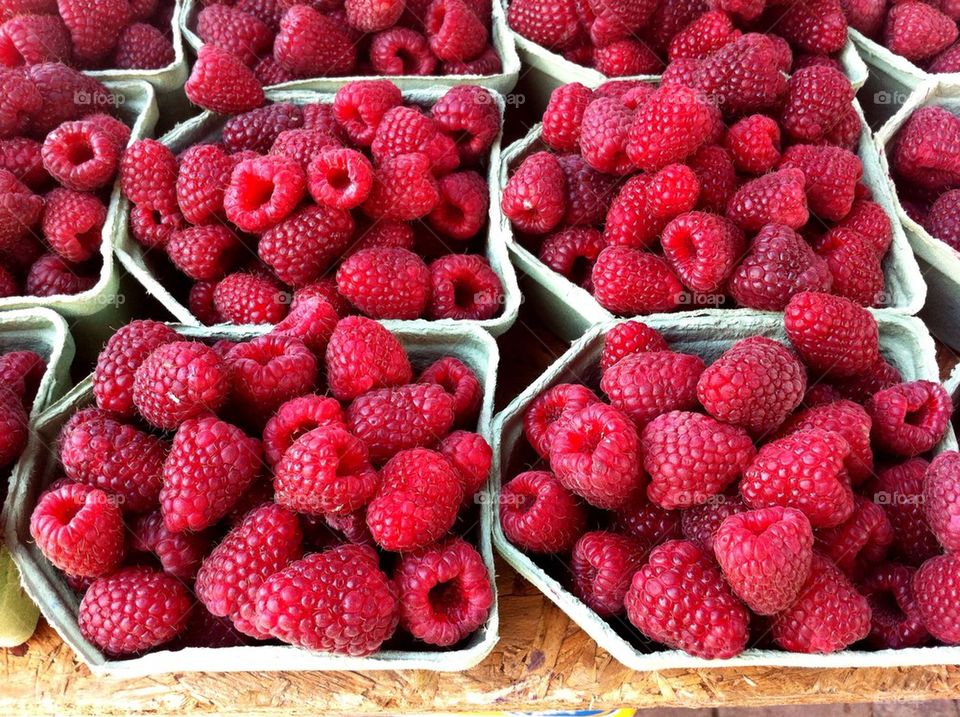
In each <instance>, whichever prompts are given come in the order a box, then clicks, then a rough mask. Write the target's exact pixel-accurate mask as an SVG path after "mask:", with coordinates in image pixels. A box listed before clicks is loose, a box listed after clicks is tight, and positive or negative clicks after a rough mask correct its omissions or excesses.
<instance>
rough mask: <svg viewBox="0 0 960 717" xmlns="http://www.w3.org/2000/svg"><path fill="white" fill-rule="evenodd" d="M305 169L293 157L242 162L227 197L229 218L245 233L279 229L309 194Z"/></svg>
mask: <svg viewBox="0 0 960 717" xmlns="http://www.w3.org/2000/svg"><path fill="white" fill-rule="evenodd" d="M306 184H307V181H306V176H305V175H304V172H303V169H301V167H300V165H299V164H298V163H297V162H296V161H295V160H293V159H290V158H289V157H280V156H267V157H258V158H256V159H247V160H244V161H242V162H240V163H239V164H238V165H237V166H236V167H234V169H233V173H232V174H231V175H230V184H229V185H228V186H227V189H226V192H225V193H224V197H223V207H224V210H225V211H226V215H227V219H229V220H230V221H231V222H233V223H234V224H236V225H237V227H239V228H240V229H241V230H243V231H245V232H253V233H260V232H263V231H266V230H267V229H269V228H271V227H273V226H276V225H277V224H278V223H279V222H281V221H282V220H283V219H284V218H286V217H287V216H288V215H290V213H291V212H293V210H294V209H295V208H296V206H297V204H299V202H300V200H301V199H302V198H303V195H304V194H305V193H306Z"/></svg>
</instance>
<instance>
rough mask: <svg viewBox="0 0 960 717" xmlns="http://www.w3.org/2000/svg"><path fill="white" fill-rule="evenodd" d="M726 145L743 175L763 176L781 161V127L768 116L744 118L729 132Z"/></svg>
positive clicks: (725, 140)
mask: <svg viewBox="0 0 960 717" xmlns="http://www.w3.org/2000/svg"><path fill="white" fill-rule="evenodd" d="M724 145H725V146H726V148H727V149H728V150H729V151H730V156H731V157H733V163H734V164H735V165H736V167H737V169H739V170H740V171H741V172H746V173H747V174H754V175H761V174H764V173H766V172H769V171H770V170H771V169H773V168H774V167H775V166H777V162H778V161H780V125H778V124H777V121H776V120H775V119H773V118H772V117H767V116H766V115H750V116H748V117H744V118H743V119H741V120H740V121H738V122H737V123H736V124H734V125H733V126H732V127H730V129H728V130H727V136H726V138H725V139H724Z"/></svg>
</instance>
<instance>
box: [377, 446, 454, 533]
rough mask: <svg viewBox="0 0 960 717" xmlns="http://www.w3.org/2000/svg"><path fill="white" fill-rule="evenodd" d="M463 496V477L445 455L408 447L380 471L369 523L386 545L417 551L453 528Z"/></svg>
mask: <svg viewBox="0 0 960 717" xmlns="http://www.w3.org/2000/svg"><path fill="white" fill-rule="evenodd" d="M462 501H463V484H462V482H461V480H460V476H459V475H458V474H457V472H456V470H455V469H454V468H453V466H451V465H450V463H449V462H447V460H446V459H445V458H443V456H441V455H440V454H439V453H436V452H435V451H430V450H427V449H425V448H413V449H411V450H404V451H401V452H399V453H397V454H396V455H395V456H394V457H393V458H391V459H390V460H389V461H388V462H387V464H386V465H385V466H384V467H383V468H382V469H381V471H380V488H379V490H378V491H377V494H376V496H375V497H374V498H373V500H372V501H371V502H370V504H369V505H368V506H367V526H368V527H369V528H370V532H371V534H372V535H373V538H374V540H376V541H377V544H378V545H380V547H382V548H383V549H384V550H392V551H402V552H406V551H409V550H415V549H417V548H421V547H423V546H425V545H429V544H430V543H432V542H434V541H435V540H437V539H438V538H440V537H442V536H443V535H444V534H445V533H446V532H447V531H448V530H450V528H451V527H452V526H453V523H454V521H455V520H456V517H457V511H458V510H459V508H460V504H461V502H462Z"/></svg>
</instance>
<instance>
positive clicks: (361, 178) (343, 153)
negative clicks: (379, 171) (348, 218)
mask: <svg viewBox="0 0 960 717" xmlns="http://www.w3.org/2000/svg"><path fill="white" fill-rule="evenodd" d="M373 175H374V170H373V167H372V166H371V164H370V160H368V159H367V158H366V157H365V156H363V155H362V154H361V153H360V152H358V151H356V150H353V149H346V148H340V147H328V148H325V149H322V150H321V151H320V153H319V154H317V155H316V156H315V157H314V159H313V160H312V161H311V162H310V164H309V166H308V168H307V182H308V189H309V191H310V196H311V197H313V198H314V199H315V200H316V201H317V202H318V203H320V204H323V205H326V206H328V207H332V208H334V209H353V208H354V207H358V206H360V205H361V204H363V202H364V201H365V200H366V198H367V196H369V194H370V190H371V189H372V188H373Z"/></svg>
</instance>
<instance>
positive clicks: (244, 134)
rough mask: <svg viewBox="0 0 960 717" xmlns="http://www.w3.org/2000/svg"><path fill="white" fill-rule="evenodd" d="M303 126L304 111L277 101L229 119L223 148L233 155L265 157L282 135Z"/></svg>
mask: <svg viewBox="0 0 960 717" xmlns="http://www.w3.org/2000/svg"><path fill="white" fill-rule="evenodd" d="M302 126H303V110H302V109H300V107H298V106H297V105H294V104H290V103H289V102H278V103H276V104H271V105H267V106H266V107H260V108H258V109H255V110H251V111H250V112H244V113H243V114H241V115H238V116H236V117H231V118H230V119H229V120H227V122H226V124H224V126H223V132H222V137H223V145H224V147H225V148H226V150H227V151H228V152H230V153H231V154H232V153H236V152H242V151H243V150H252V151H254V152H256V153H257V154H266V153H267V152H268V151H269V150H270V148H271V147H272V146H273V143H274V142H276V141H277V138H278V137H279V136H280V135H281V134H282V133H283V132H286V131H287V130H291V129H299V128H300V127H302Z"/></svg>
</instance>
